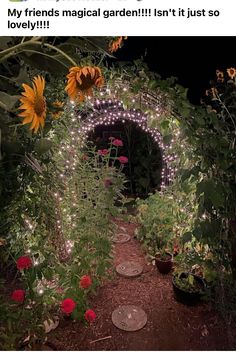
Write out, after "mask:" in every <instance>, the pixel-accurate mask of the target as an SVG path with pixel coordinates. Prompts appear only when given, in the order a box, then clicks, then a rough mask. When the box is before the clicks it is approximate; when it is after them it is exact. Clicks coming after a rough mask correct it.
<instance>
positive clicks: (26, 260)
mask: <svg viewBox="0 0 236 356" xmlns="http://www.w3.org/2000/svg"><path fill="white" fill-rule="evenodd" d="M16 265H17V268H18V269H19V270H22V269H29V268H30V267H32V261H31V258H30V257H29V256H21V257H19V258H18V260H17V261H16Z"/></svg>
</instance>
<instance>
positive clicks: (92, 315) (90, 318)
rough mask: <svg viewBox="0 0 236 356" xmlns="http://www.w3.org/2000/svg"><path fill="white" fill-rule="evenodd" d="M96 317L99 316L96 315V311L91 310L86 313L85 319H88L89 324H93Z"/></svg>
mask: <svg viewBox="0 0 236 356" xmlns="http://www.w3.org/2000/svg"><path fill="white" fill-rule="evenodd" d="M96 316H97V315H96V314H95V313H94V311H93V310H91V309H89V310H87V311H86V313H85V314H84V317H85V319H86V320H87V321H88V322H89V323H91V322H93V321H94V319H95V318H96Z"/></svg>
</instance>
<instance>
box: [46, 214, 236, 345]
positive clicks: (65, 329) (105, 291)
mask: <svg viewBox="0 0 236 356" xmlns="http://www.w3.org/2000/svg"><path fill="white" fill-rule="evenodd" d="M116 223H117V225H118V226H119V228H118V230H119V231H118V233H124V231H125V233H128V234H130V235H131V236H132V238H131V240H130V241H129V242H127V243H124V244H114V247H113V253H114V268H115V266H117V265H118V264H120V263H122V262H124V261H135V262H139V263H141V264H142V265H143V266H144V269H143V273H142V275H141V276H139V277H135V278H124V277H121V276H119V275H116V274H114V278H113V279H112V280H111V281H106V282H104V284H103V285H102V286H101V287H100V288H99V289H98V290H97V294H96V295H95V296H93V297H92V298H91V300H90V307H91V309H93V310H94V311H95V313H96V314H97V318H96V320H95V321H94V323H93V324H91V325H90V326H87V327H86V326H84V324H82V323H81V322H74V321H71V320H61V321H60V324H59V326H58V328H57V329H55V330H54V331H52V332H51V333H50V334H48V341H49V342H50V344H51V345H54V346H55V349H57V350H80V351H87V350H90V351H102V350H110V351H136V350H139V351H150V350H162V351H164V350H174V351H176V350H234V349H235V348H236V337H235V336H236V330H235V327H234V328H233V327H232V329H231V330H230V331H231V335H228V334H227V332H226V327H225V325H224V323H223V320H221V318H220V317H219V315H218V314H217V313H216V312H215V311H214V310H213V309H212V307H211V305H210V304H208V303H200V304H198V305H196V306H186V305H183V304H181V303H178V302H177V301H176V300H175V297H174V293H173V288H172V280H171V274H168V275H162V274H160V273H159V272H158V271H157V269H156V267H155V266H154V265H153V264H152V263H151V261H148V259H147V258H146V257H145V254H144V252H143V250H142V248H141V246H140V243H139V242H138V241H137V240H136V239H135V238H134V231H135V228H136V225H135V224H134V223H127V222H124V221H122V220H120V219H119V220H117V221H116ZM126 304H131V305H135V306H137V307H141V308H142V309H143V310H144V311H145V312H146V314H147V318H148V321H147V324H146V326H145V327H144V328H143V329H141V330H139V331H135V332H126V331H122V330H120V329H118V328H116V327H115V326H114V325H113V323H112V320H111V315H112V312H113V311H114V310H115V309H116V308H118V307H119V306H121V305H126Z"/></svg>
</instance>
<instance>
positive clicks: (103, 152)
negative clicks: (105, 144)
mask: <svg viewBox="0 0 236 356" xmlns="http://www.w3.org/2000/svg"><path fill="white" fill-rule="evenodd" d="M98 154H99V155H100V156H106V155H108V154H109V150H107V149H106V148H104V150H98Z"/></svg>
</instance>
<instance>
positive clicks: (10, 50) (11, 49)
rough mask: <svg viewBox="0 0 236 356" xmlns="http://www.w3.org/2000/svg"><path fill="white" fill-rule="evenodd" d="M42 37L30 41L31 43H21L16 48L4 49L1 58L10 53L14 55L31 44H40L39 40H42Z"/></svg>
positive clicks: (0, 53)
mask: <svg viewBox="0 0 236 356" xmlns="http://www.w3.org/2000/svg"><path fill="white" fill-rule="evenodd" d="M40 38H41V37H32V39H30V40H29V41H25V42H21V43H18V44H17V45H15V46H12V47H10V48H7V49H4V50H3V51H1V52H0V58H1V57H2V56H4V55H6V54H8V53H11V52H12V54H15V51H17V50H18V49H19V48H22V47H25V46H28V45H30V44H34V43H35V42H36V43H37V44H38V43H39V42H38V40H39V39H40Z"/></svg>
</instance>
